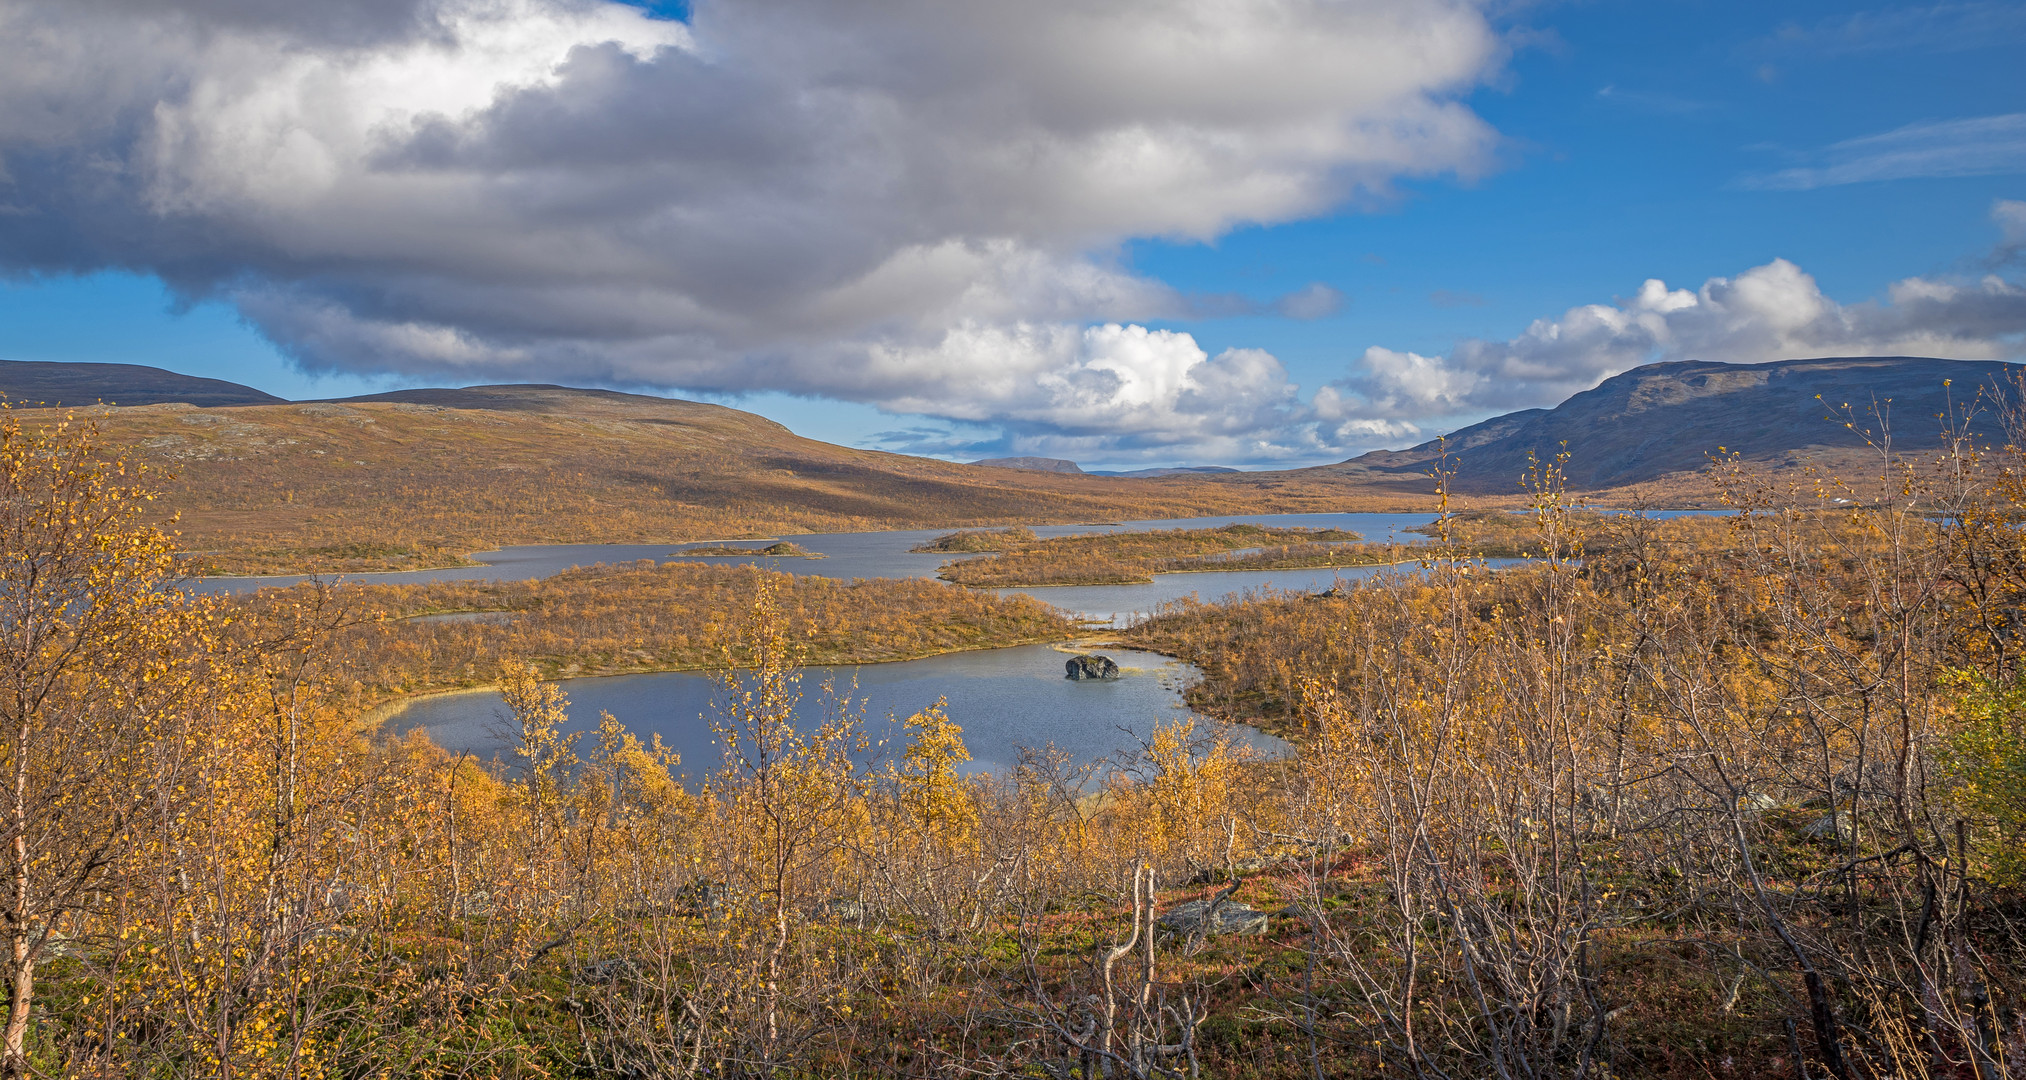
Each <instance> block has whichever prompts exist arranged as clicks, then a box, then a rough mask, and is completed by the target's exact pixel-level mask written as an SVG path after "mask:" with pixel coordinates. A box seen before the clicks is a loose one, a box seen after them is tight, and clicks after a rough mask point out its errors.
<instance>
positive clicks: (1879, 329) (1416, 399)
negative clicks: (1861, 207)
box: [1311, 210, 2026, 424]
mask: <svg viewBox="0 0 2026 1080" xmlns="http://www.w3.org/2000/svg"><path fill="white" fill-rule="evenodd" d="M2003 214H2004V211H2002V210H2001V213H2000V215H1999V216H2000V219H2001V220H2006V219H2005V218H2004V216H2003ZM1887 298H1888V301H1889V302H1887V303H1882V304H1881V303H1875V302H1866V303H1858V304H1850V305H1844V304H1839V303H1837V302H1836V301H1835V300H1833V299H1831V298H1829V297H1828V296H1825V295H1824V294H1823V293H1822V290H1821V288H1820V287H1819V286H1818V285H1817V284H1816V282H1815V279H1814V278H1813V277H1811V276H1809V275H1808V274H1807V273H1805V272H1803V271H1802V269H1801V268H1800V267H1798V266H1796V265H1794V264H1793V263H1791V262H1788V261H1786V260H1785V259H1775V260H1773V261H1772V262H1770V263H1767V264H1765V265H1764V266H1757V267H1753V268H1752V269H1750V270H1747V271H1745V272H1744V273H1742V274H1739V275H1738V276H1736V277H1735V278H1723V277H1716V278H1711V279H1709V280H1708V281H1706V282H1704V283H1703V285H1702V287H1701V288H1700V289H1697V290H1695V291H1690V290H1687V289H1669V288H1668V287H1667V285H1666V284H1665V283H1663V282H1661V281H1659V280H1657V279H1651V280H1648V281H1647V282H1646V283H1645V284H1643V285H1641V286H1640V288H1639V290H1638V292H1636V293H1634V294H1633V295H1632V296H1630V297H1628V298H1626V299H1623V300H1620V301H1618V302H1616V303H1612V304H1586V305H1583V306H1581V307H1576V308H1571V309H1569V310H1568V311H1567V312H1564V313H1563V314H1562V315H1561V316H1560V317H1559V318H1553V319H1539V320H1536V321H1535V322H1534V323H1533V324H1532V325H1531V326H1528V327H1527V329H1526V332H1524V333H1522V334H1520V335H1519V336H1518V337H1515V338H1512V339H1510V340H1508V341H1483V340H1478V339H1470V340H1466V341H1462V342H1459V343H1458V344H1457V346H1456V347H1455V349H1453V350H1452V351H1451V353H1450V355H1448V356H1423V355H1421V354H1418V353H1413V352H1396V351H1394V350H1391V349H1386V348H1383V347H1379V346H1374V347H1372V348H1369V349H1367V350H1366V351H1365V353H1364V356H1363V357H1362V358H1361V360H1360V361H1359V363H1358V365H1357V367H1356V370H1355V371H1354V372H1353V373H1352V374H1351V375H1350V376H1349V377H1347V378H1346V379H1344V380H1341V381H1339V382H1338V383H1336V384H1334V385H1332V386H1330V387H1326V388H1324V389H1323V390H1322V391H1319V392H1318V393H1317V394H1316V396H1315V399H1314V401H1313V402H1312V405H1311V408H1312V410H1313V411H1314V413H1315V415H1316V417H1317V418H1318V419H1320V420H1323V421H1326V422H1339V423H1340V422H1341V420H1342V419H1346V418H1379V419H1411V420H1416V421H1418V422H1420V423H1422V424H1426V423H1427V422H1428V419H1429V418H1442V417H1458V416H1470V415H1478V416H1482V415H1485V414H1487V413H1493V412H1508V411H1512V410H1515V409H1523V408H1529V407H1536V406H1552V405H1554V404H1557V403H1559V402H1561V401H1562V400H1563V399H1565V398H1567V397H1568V396H1569V395H1571V394H1574V393H1577V392H1580V391H1583V390H1587V389H1589V388H1590V387H1593V386H1595V385H1597V383H1599V382H1601V381H1603V380H1604V379H1606V378H1609V377H1610V376H1612V375H1616V374H1618V373H1619V372H1622V371H1626V370H1628V369H1630V368H1633V367H1637V366H1638V365H1640V364H1646V363H1653V362H1656V361H1663V360H1715V361H1722V362H1726V363H1739V364H1750V363H1761V362H1764V361H1769V360H1784V359H1792V358H1799V357H1811V356H1899V355H1907V356H1941V357H1953V358H1958V359H2002V358H2011V357H2018V356H2020V355H2021V354H2022V352H2026V287H2021V286H2020V285H2018V284H2015V283H2013V282H2010V281H2008V280H2006V279H2004V278H2001V277H1997V276H1987V277H1984V278H1983V279H1981V280H1978V281H1974V282H1961V281H1943V280H1938V279H1932V278H1907V279H1905V280H1903V281H1899V282H1895V283H1894V284H1893V285H1892V286H1891V287H1890V288H1889V289H1888V290H1887Z"/></svg>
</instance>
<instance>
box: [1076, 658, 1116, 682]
mask: <svg viewBox="0 0 2026 1080" xmlns="http://www.w3.org/2000/svg"><path fill="white" fill-rule="evenodd" d="M1062 666H1063V667H1064V668H1065V669H1067V671H1068V676H1067V677H1068V678H1071V679H1075V680H1077V681H1078V682H1081V681H1083V680H1084V679H1116V678H1118V677H1119V666H1118V664H1117V663H1116V662H1114V661H1113V660H1112V658H1111V657H1109V656H1099V655H1098V654H1096V653H1085V654H1083V655H1082V656H1073V657H1071V658H1070V659H1069V661H1068V662H1067V663H1065V664H1063V665H1062Z"/></svg>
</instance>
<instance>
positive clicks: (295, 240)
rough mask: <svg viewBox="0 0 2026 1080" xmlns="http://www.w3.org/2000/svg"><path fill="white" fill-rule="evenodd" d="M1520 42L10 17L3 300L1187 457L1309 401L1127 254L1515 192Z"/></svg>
mask: <svg viewBox="0 0 2026 1080" xmlns="http://www.w3.org/2000/svg"><path fill="white" fill-rule="evenodd" d="M1504 50H1505V46H1504V44H1503V43H1502V41H1501V39H1500V38H1499V36H1498V35H1497V33H1496V32H1495V31H1494V30H1493V29H1492V27H1491V26H1490V24H1489V22H1488V21H1487V19H1486V16H1485V15H1484V13H1483V12H1482V11H1481V10H1480V8H1479V6H1478V5H1477V3H1476V2H1475V0H1355V2H1343V0H1119V2H1115V3H1107V4H1099V5H1093V4H1088V3H1084V2H1081V0H1036V2H1034V3H1027V4H1020V5H1003V4H1002V5H970V4H950V3H947V2H944V0H820V2H819V0H737V2H733V0H700V2H698V3H696V4H695V5H694V10H693V14H692V18H691V20H690V21H689V23H687V24H683V23H677V22H671V21H666V20H659V19H654V18H651V17H649V16H647V15H645V14H643V13H642V12H641V11H640V10H638V9H636V8H633V7H629V6H626V5H623V4H618V3H610V2H601V0H359V2H357V3H347V4H339V5H309V4H301V5H290V4H271V3H259V2H255V0H160V2H143V0H13V2H12V3H8V4H5V5H4V6H0V206H5V207H6V208H8V210H9V212H8V213H6V214H0V271H5V270H15V271H24V270H25V271H33V272H65V271H90V270H95V269H101V268H105V267H120V268H124V269H129V270H140V271H146V272H153V273H156V274H159V275H161V276H162V277H163V278H164V279H165V280H167V281H169V282H170V283H171V284H172V285H174V286H175V287H177V288H178V289H180V290H181V291H183V293H184V294H185V295H188V296H213V297H222V298H225V299H227V300H230V301H232V302H234V303H236V304H237V305H238V306H239V309H240V311H241V312H242V313H243V314H244V315H245V316H246V317H247V318H248V319H249V320H250V321H251V322H252V323H253V324H254V325H256V326H257V327H259V328H260V329H261V330H262V331H263V332H264V333H266V334H267V335H268V336H270V337H271V338H272V339H273V340H275V341H276V342H277V343H278V344H280V345H281V346H282V347H283V348H285V349H286V350H288V351H290V352H291V353H292V354H293V355H295V356H297V357H298V358H300V359H301V360H302V361H303V362H304V363H305V364H306V365H308V366H309V367H311V368H313V369H338V370H349V371H389V370H391V371H401V372H406V373H410V374H413V375H421V376H432V377H433V376H436V375H447V376H452V377H456V378H464V379H474V380H475V379H488V378H539V379H541V380H544V381H589V380H608V381H614V382H626V383H631V384H636V385H638V384H646V385H660V386H667V387H675V388H683V389H690V390H695V391H710V392H738V391H746V390H770V389H772V390H786V391H791V392H796V393H803V394H821V395H828V396H833V397H838V398H845V399H850V400H855V401H862V402H871V403H874V404H878V405H882V406H885V407H888V408H893V409H897V410H919V411H921V412H924V413H929V414H932V415H936V416H942V417H946V418H977V419H981V420H1004V421H1007V422H1010V423H1016V424H1025V425H1032V426H1033V430H1034V431H1035V432H1036V433H1037V434H1036V436H1035V437H1042V435H1045V434H1046V433H1047V431H1054V432H1055V433H1056V434H1059V435H1062V436H1064V437H1070V436H1074V437H1078V438H1082V437H1085V435H1083V434H1079V433H1081V432H1087V431H1094V430H1096V428H1094V427H1093V425H1098V426H1100V427H1104V430H1106V431H1114V430H1115V431H1116V432H1120V433H1123V434H1122V436H1121V437H1129V438H1136V439H1146V440H1151V441H1160V440H1169V441H1174V440H1184V439H1187V438H1191V437H1195V436H1196V435H1205V433H1214V432H1218V431H1227V430H1236V429H1238V428H1242V427H1245V426H1246V425H1248V424H1254V423H1255V422H1256V417H1257V415H1262V414H1260V413H1259V410H1260V409H1262V408H1265V409H1267V411H1268V412H1270V411H1271V408H1270V407H1268V406H1267V405H1262V404H1261V403H1260V401H1259V400H1255V399H1256V398H1257V396H1258V395H1257V394H1255V393H1253V389H1255V388H1253V387H1251V386H1250V385H1249V383H1251V382H1254V381H1260V380H1264V382H1265V383H1268V384H1271V385H1273V386H1284V385H1285V376H1284V373H1282V372H1280V370H1279V366H1278V364H1277V363H1275V362H1272V360H1271V358H1270V357H1265V354H1248V353H1226V354H1222V355H1220V356H1218V357H1214V358H1212V357H1206V356H1203V355H1202V353H1201V350H1200V349H1197V348H1196V346H1195V344H1194V342H1193V341H1192V340H1190V339H1189V338H1188V337H1187V336H1186V335H1172V334H1166V335H1164V334H1162V333H1161V332H1158V331H1148V330H1144V329H1142V328H1141V327H1140V326H1138V325H1129V324H1134V323H1139V322H1144V321H1146V320H1150V319H1157V318H1163V317H1173V316H1177V315H1181V314H1186V313H1188V312H1189V311H1190V310H1191V301H1190V299H1189V298H1186V297H1182V296H1179V295H1177V294H1176V293H1175V292H1174V290H1172V289H1169V288H1168V287H1166V286H1164V285H1162V284H1160V283H1159V282H1154V281H1149V280H1146V279H1144V278H1141V277H1139V276H1137V275H1135V274H1133V273H1131V272H1130V271H1128V270H1124V269H1121V268H1120V267H1119V266H1118V265H1116V263H1115V262H1114V261H1113V257H1112V255H1111V253H1112V252H1114V251H1116V250H1117V249H1118V246H1119V245H1120V244H1121V243H1122V242H1123V241H1126V240H1129V239H1131V238H1135V237H1174V238H1189V239H1201V240H1207V239H1213V238H1215V237H1217V236H1219V235H1220V234H1222V233H1224V232H1225V231H1227V230H1229V229H1231V228H1233V227H1235V226H1239V225H1243V224H1249V223H1272V222H1281V221H1288V220H1293V219H1298V218H1301V217H1305V216H1308V215H1313V214H1316V213H1318V212H1322V211H1325V210H1328V209H1330V208H1333V207H1337V206H1341V205H1344V204H1345V203H1346V202H1347V201H1349V200H1354V199H1359V198H1368V197H1371V196H1373V195H1375V194H1378V195H1383V194H1384V193H1385V192H1386V191H1387V190H1388V188H1389V185H1390V184H1391V183H1392V182H1394V181H1395V180H1397V179H1399V178H1402V177H1413V176H1426V175H1432V174H1439V173H1444V172H1461V173H1470V172H1473V171H1476V170H1479V169H1481V168H1483V167H1484V166H1485V164H1486V162H1487V160H1488V157H1489V154H1490V151H1491V150H1492V148H1493V146H1494V144H1495V142H1496V136H1495V135H1494V133H1493V132H1492V131H1491V130H1490V128H1489V127H1488V126H1487V125H1485V124H1484V123H1483V122H1482V121H1481V120H1480V119H1479V118H1478V117H1477V116H1475V115H1474V114H1473V113H1472V112H1471V111H1470V110H1468V109H1467V108H1465V107H1464V106H1462V105H1461V104H1460V103H1459V100H1458V99H1459V98H1460V96H1461V95H1463V94H1464V93H1466V92H1468V91H1469V90H1470V89H1472V88H1473V87H1474V86H1476V85H1477V84H1478V83H1479V82H1480V81H1481V80H1482V79H1483V78H1484V77H1486V76H1487V75H1489V74H1492V73H1494V72H1495V70H1496V68H1497V66H1498V65H1499V64H1500V63H1501V61H1502V58H1503V55H1504ZM1343 302H1344V301H1343V297H1342V295H1341V294H1340V293H1337V292H1336V291H1335V290H1334V289H1332V288H1330V287H1329V286H1327V285H1323V284H1316V285H1312V286H1310V287H1308V288H1307V289H1304V290H1301V291H1298V292H1296V293H1293V294H1290V295H1289V296H1286V297H1283V298H1281V299H1280V300H1277V301H1270V302H1265V303H1257V302H1252V301H1246V302H1245V303H1244V304H1242V305H1240V306H1241V308H1242V309H1243V312H1244V313H1248V314H1265V313H1277V314H1281V315H1284V316H1286V317H1294V318H1317V317H1322V316H1326V315H1329V314H1332V313H1333V312H1335V311H1337V310H1339V309H1340V308H1341V306H1342V304H1343ZM1237 310H1238V309H1234V313H1237ZM1091 324H1096V325H1095V326H1092V325H1091ZM1087 327H1088V329H1087ZM1262 358H1264V359H1262ZM1276 380H1277V381H1276ZM1238 383H1247V384H1248V385H1247V386H1246V387H1245V388H1244V392H1239V391H1238V389H1235V387H1236V384H1238ZM1287 392H1288V393H1291V392H1292V391H1291V388H1290V389H1288V391H1287ZM1264 393H1265V396H1266V398H1267V399H1271V400H1272V401H1274V402H1281V401H1282V399H1283V398H1284V397H1285V396H1286V395H1285V394H1281V391H1280V390H1272V391H1268V392H1264ZM1276 394H1280V395H1281V396H1280V397H1276V396H1275V395H1276ZM1272 407H1276V408H1277V407H1279V406H1278V405H1275V406H1272ZM995 410H1001V411H995ZM1164 418H1165V419H1164ZM1049 425H1056V426H1055V427H1053V428H1050V427H1049ZM1105 425H1118V426H1116V427H1115V428H1114V427H1108V426H1105ZM1044 429H1045V430H1044ZM1090 437H1096V436H1094V435H1093V436H1090ZM1205 437H1208V435H1205ZM1217 437H1220V438H1221V437H1224V436H1217Z"/></svg>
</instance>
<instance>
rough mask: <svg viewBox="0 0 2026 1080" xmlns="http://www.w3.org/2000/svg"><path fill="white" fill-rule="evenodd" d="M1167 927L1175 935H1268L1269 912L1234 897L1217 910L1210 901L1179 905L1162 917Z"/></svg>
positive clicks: (1163, 927) (1191, 901) (1160, 921)
mask: <svg viewBox="0 0 2026 1080" xmlns="http://www.w3.org/2000/svg"><path fill="white" fill-rule="evenodd" d="M1159 923H1160V927H1161V929H1163V930H1166V931H1168V932H1169V933H1173V934H1185V935H1189V936H1194V935H1196V934H1201V935H1203V936H1204V937H1212V936H1215V935H1217V934H1264V933H1266V912H1264V911H1261V910H1259V909H1258V908H1255V907H1252V906H1250V905H1247V904H1241V903H1238V902H1237V901H1234V900H1226V901H1224V902H1223V903H1221V904H1218V905H1217V907H1216V910H1215V911H1214V912H1213V911H1211V908H1210V901H1208V900H1189V901H1186V902H1184V903H1180V904H1176V905H1175V906H1174V907H1171V908H1169V909H1168V910H1167V912H1166V913H1165V914H1163V915H1162V916H1161V918H1160V920H1159Z"/></svg>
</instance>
